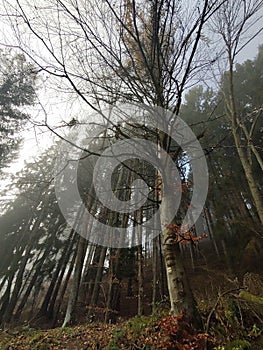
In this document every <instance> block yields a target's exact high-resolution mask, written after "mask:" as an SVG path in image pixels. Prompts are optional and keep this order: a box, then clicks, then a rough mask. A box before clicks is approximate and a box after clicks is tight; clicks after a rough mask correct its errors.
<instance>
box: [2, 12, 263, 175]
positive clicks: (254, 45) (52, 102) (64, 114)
mask: <svg viewBox="0 0 263 350" xmlns="http://www.w3.org/2000/svg"><path fill="white" fill-rule="evenodd" d="M261 14H262V16H261V17H263V9H262V11H261ZM262 22H263V21H262V20H260V21H258V22H257V23H256V26H255V27H254V28H253V32H257V31H259V30H260V29H261V28H262ZM0 30H1V33H0V36H1V35H2V36H6V35H7V34H8V36H9V35H10V32H9V30H8V28H7V27H6V26H3V24H2V25H0ZM250 37H251V33H248V34H247V40H249V38H250ZM1 41H2V39H1ZM260 44H263V31H261V33H260V34H259V35H258V36H257V37H256V38H255V39H253V40H252V41H251V42H250V43H249V44H248V45H247V46H246V47H245V48H244V49H243V50H242V51H241V52H240V53H239V55H238V62H239V63H242V62H244V61H245V60H246V59H254V58H255V56H256V54H257V49H258V46H259V45H260ZM43 91H44V90H43ZM63 98H64V96H63V97H62V98H61V100H60V98H59V96H55V95H54V92H53V93H51V94H50V93H49V92H48V91H46V92H45V98H44V100H46V102H47V101H49V102H48V103H45V105H46V106H48V110H47V112H48V114H49V115H50V116H51V117H50V118H49V120H64V121H67V122H68V121H69V120H70V118H72V116H74V117H75V116H76V115H75V114H74V112H73V115H72V109H73V111H74V109H75V107H74V105H73V107H72V104H71V103H68V104H66V103H65V102H64V103H63V102H62V99H63ZM42 100H43V94H42ZM36 114H38V115H39V112H36ZM34 118H35V116H33V119H34ZM36 119H37V118H36ZM36 135H37V137H36ZM24 136H25V141H24V147H23V149H22V150H21V157H20V159H19V160H18V161H17V162H15V163H14V164H12V165H11V167H10V169H9V171H10V170H11V171H12V172H15V171H18V170H20V169H21V168H22V166H23V164H24V160H30V159H32V156H33V155H35V154H36V153H37V152H39V151H42V150H43V145H47V144H50V143H51V140H52V138H51V136H50V133H48V132H44V133H43V130H42V132H40V131H39V129H37V128H36V129H35V130H34V129H33V128H32V126H29V128H28V129H27V130H26V132H25V133H24Z"/></svg>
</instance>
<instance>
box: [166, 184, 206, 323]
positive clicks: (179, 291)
mask: <svg viewBox="0 0 263 350" xmlns="http://www.w3.org/2000/svg"><path fill="white" fill-rule="evenodd" d="M173 206H174V193H173V190H171V191H167V193H166V194H164V195H163V197H162V205H161V224H162V230H163V231H162V247H163V255H164V260H165V267H166V273H167V283H168V290H169V297H170V303H171V313H172V314H173V315H179V314H180V313H183V314H184V316H185V317H186V318H187V319H188V320H189V322H191V323H192V324H193V325H194V326H196V327H200V326H201V318H200V315H199V313H198V311H197V308H196V304H195V300H194V297H193V294H192V291H191V288H190V284H189V281H188V277H187V274H186V270H185V267H184V264H183V259H182V256H181V252H180V247H179V244H178V243H176V236H175V233H174V232H173V231H172V230H171V229H169V228H168V227H170V226H171V225H172V224H173V223H174V222H172V223H171V222H169V220H168V219H167V218H168V217H171V215H169V213H170V211H171V210H173Z"/></svg>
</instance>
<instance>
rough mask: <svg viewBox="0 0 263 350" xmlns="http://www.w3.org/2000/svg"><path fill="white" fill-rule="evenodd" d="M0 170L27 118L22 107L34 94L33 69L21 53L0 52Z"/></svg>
mask: <svg viewBox="0 0 263 350" xmlns="http://www.w3.org/2000/svg"><path fill="white" fill-rule="evenodd" d="M0 64H1V72H0V116H1V121H0V158H1V163H0V169H2V168H4V167H5V166H6V165H7V163H9V162H10V161H11V159H12V157H14V156H15V152H16V151H17V149H18V147H19V143H20V141H21V138H20V137H19V136H18V135H17V134H16V132H17V131H19V129H21V128H22V126H23V125H24V124H25V122H26V120H28V118H29V115H28V114H26V113H25V112H24V111H23V107H25V106H31V105H33V104H34V102H35V97H36V92H35V88H36V71H35V69H34V66H33V65H32V64H31V63H29V62H27V61H26V58H25V55H23V54H12V52H4V51H2V50H1V51H0Z"/></svg>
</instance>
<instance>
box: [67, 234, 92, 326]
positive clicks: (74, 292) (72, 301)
mask: <svg viewBox="0 0 263 350" xmlns="http://www.w3.org/2000/svg"><path fill="white" fill-rule="evenodd" d="M86 248H87V241H86V240H85V238H83V237H82V236H80V237H79V242H78V249H77V258H76V263H75V269H74V276H73V285H72V289H71V293H70V295H69V300H68V306H67V311H66V316H65V319H64V322H63V325H62V327H66V326H67V325H68V324H69V323H70V322H72V321H73V313H74V309H75V306H76V303H77V299H78V293H79V286H80V281H81V273H82V269H83V262H84V259H85V253H86Z"/></svg>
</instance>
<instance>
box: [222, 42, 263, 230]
mask: <svg viewBox="0 0 263 350" xmlns="http://www.w3.org/2000/svg"><path fill="white" fill-rule="evenodd" d="M228 54H229V65H230V68H229V103H228V108H229V111H228V113H229V114H230V118H231V122H232V134H233V137H234V141H235V145H236V148H237V153H238V156H239V158H240V161H241V164H242V167H243V170H244V173H245V176H246V179H247V182H248V186H249V189H250V192H251V195H252V198H253V200H254V204H255V207H256V210H257V213H258V216H259V220H260V222H261V224H262V225H263V202H262V199H261V195H260V192H259V189H258V186H257V184H256V181H255V178H254V174H253V169H252V165H251V164H250V162H249V159H248V157H247V155H246V153H245V150H244V147H243V145H242V140H241V136H240V133H239V131H240V127H239V124H238V116H237V110H236V101H235V92H234V76H233V71H234V66H233V59H232V54H231V48H228Z"/></svg>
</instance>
